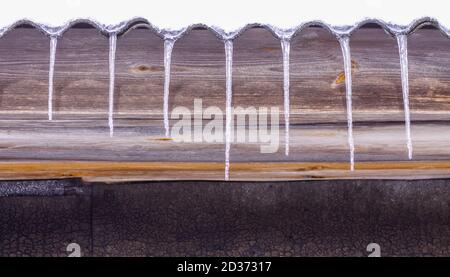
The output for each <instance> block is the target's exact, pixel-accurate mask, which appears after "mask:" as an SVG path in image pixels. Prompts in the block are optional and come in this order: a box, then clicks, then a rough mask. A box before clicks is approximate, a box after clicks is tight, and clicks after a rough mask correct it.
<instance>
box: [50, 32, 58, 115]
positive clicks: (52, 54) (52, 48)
mask: <svg viewBox="0 0 450 277" xmlns="http://www.w3.org/2000/svg"><path fill="white" fill-rule="evenodd" d="M57 44H58V38H57V37H56V36H52V37H51V38H50V65H49V70H48V120H53V75H54V72H55V58H56V46H57Z"/></svg>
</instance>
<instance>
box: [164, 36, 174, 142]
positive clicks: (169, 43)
mask: <svg viewBox="0 0 450 277" xmlns="http://www.w3.org/2000/svg"><path fill="white" fill-rule="evenodd" d="M174 43H175V40H173V39H165V40H164V106H163V110H164V129H165V130H166V137H169V135H170V132H169V87H170V64H171V60H172V50H173V45H174Z"/></svg>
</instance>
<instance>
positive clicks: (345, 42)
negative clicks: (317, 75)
mask: <svg viewBox="0 0 450 277" xmlns="http://www.w3.org/2000/svg"><path fill="white" fill-rule="evenodd" d="M339 43H340V45H341V49H342V56H343V58H344V73H345V88H346V94H345V96H346V104H347V139H348V146H349V149H350V170H352V171H353V170H354V169H355V143H354V140H353V115H352V61H351V55H350V42H349V37H347V36H345V37H342V38H340V39H339Z"/></svg>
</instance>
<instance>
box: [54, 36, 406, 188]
mask: <svg viewBox="0 0 450 277" xmlns="http://www.w3.org/2000/svg"><path fill="white" fill-rule="evenodd" d="M396 37H397V43H398V49H399V55H400V69H401V82H402V94H403V104H404V112H405V130H406V146H407V149H408V158H409V159H412V142H411V123H410V112H409V99H408V98H409V86H408V47H407V36H406V35H403V34H399V35H397V36H396ZM349 39H350V38H349V36H342V37H340V38H339V43H340V45H341V50H342V56H343V61H344V73H345V87H346V106H347V107H346V109H347V138H348V147H349V152H350V170H352V171H353V170H354V168H355V161H354V153H355V145H354V140H353V119H352V76H351V55H350V43H349ZM175 41H176V39H174V38H173V37H170V38H167V39H165V40H164V105H163V113H164V129H165V135H166V136H167V137H169V136H170V131H169V86H170V65H171V57H172V50H173V47H174V43H175ZM280 41H281V49H282V56H283V79H284V80H283V96H284V120H285V155H286V156H287V155H289V125H290V124H289V115H290V112H289V53H290V39H287V38H282V39H280ZM116 45H117V35H116V34H111V35H110V36H109V101H108V104H109V109H108V125H109V130H110V136H111V137H112V136H113V134H114V121H113V113H114V78H115V59H116V58H115V56H116ZM224 45H225V61H226V62H225V67H226V96H225V98H226V117H225V124H226V125H225V180H229V179H230V148H231V127H232V95H233V93H232V67H233V40H231V39H228V40H224ZM56 47H57V37H56V36H52V37H51V39H50V69H49V86H48V119H49V120H52V119H53V75H54V67H55V57H56Z"/></svg>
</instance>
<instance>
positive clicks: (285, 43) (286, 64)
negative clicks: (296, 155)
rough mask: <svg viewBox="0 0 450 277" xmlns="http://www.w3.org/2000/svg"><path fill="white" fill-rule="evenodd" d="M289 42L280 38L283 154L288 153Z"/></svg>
mask: <svg viewBox="0 0 450 277" xmlns="http://www.w3.org/2000/svg"><path fill="white" fill-rule="evenodd" d="M290 49H291V43H290V41H289V40H287V39H281V50H282V52H283V92H284V125H285V131H284V144H285V155H286V156H288V155H289V116H290V112H289V52H290Z"/></svg>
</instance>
